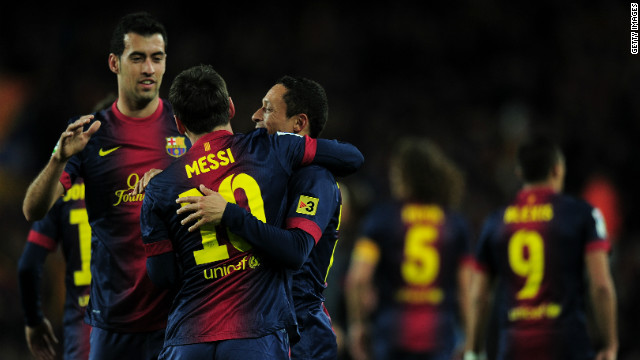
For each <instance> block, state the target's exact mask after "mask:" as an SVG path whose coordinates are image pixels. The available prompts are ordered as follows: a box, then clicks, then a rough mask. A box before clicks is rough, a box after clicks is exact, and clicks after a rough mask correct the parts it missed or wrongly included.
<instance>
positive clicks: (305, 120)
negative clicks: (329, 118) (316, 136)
mask: <svg viewBox="0 0 640 360" xmlns="http://www.w3.org/2000/svg"><path fill="white" fill-rule="evenodd" d="M307 126H309V117H308V116H307V114H298V115H296V118H295V119H294V120H293V133H294V134H298V133H300V132H302V131H304V130H305V129H306V128H307ZM307 132H308V131H307Z"/></svg>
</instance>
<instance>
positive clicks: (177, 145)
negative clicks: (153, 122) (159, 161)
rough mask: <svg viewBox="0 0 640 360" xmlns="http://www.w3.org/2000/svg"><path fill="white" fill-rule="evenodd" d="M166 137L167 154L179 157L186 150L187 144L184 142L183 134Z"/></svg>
mask: <svg viewBox="0 0 640 360" xmlns="http://www.w3.org/2000/svg"><path fill="white" fill-rule="evenodd" d="M165 139H167V146H166V149H167V154H169V155H171V156H173V157H180V156H182V155H183V154H184V153H185V152H187V145H186V144H185V143H184V137H183V136H176V137H168V138H165Z"/></svg>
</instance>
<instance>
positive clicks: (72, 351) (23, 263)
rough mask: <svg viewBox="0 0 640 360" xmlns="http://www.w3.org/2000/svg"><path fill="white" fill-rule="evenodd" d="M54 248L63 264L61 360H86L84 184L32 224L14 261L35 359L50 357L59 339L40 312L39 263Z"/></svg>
mask: <svg viewBox="0 0 640 360" xmlns="http://www.w3.org/2000/svg"><path fill="white" fill-rule="evenodd" d="M58 245H59V246H60V248H61V249H62V254H63V256H64V259H65V262H66V268H65V279H64V280H65V288H66V296H65V301H64V313H63V344H64V347H63V358H64V359H67V360H72V359H73V360H76V359H77V360H81V359H88V358H89V332H90V331H91V327H90V326H89V325H87V324H86V323H85V322H84V312H85V308H86V306H87V302H88V301H89V284H90V283H91V272H90V271H89V262H90V258H91V227H90V226H89V220H88V218H87V210H86V209H85V204H84V183H83V182H82V179H80V178H78V179H77V180H76V182H75V183H74V184H73V186H72V187H71V189H69V191H68V192H67V194H66V195H65V196H64V197H63V198H61V199H59V200H58V201H57V202H56V204H55V205H54V206H53V208H51V210H50V211H49V213H47V216H46V217H45V218H44V219H42V220H40V221H36V222H35V223H33V225H32V227H31V231H30V232H29V235H28V237H27V244H26V245H25V248H24V251H23V252H22V256H21V257H20V261H19V263H18V282H19V285H20V300H21V304H22V309H23V311H24V314H25V323H26V326H25V336H26V340H27V345H28V346H29V350H30V351H31V353H32V354H33V355H34V356H35V357H36V358H37V359H53V358H55V356H56V355H57V354H56V347H55V344H56V343H58V340H57V338H56V336H55V334H54V332H53V329H52V327H51V323H50V322H49V320H48V319H47V318H46V317H44V316H43V314H42V309H41V303H40V299H41V296H40V295H41V294H40V279H41V276H42V270H43V264H44V262H45V260H46V258H47V255H48V254H49V253H50V252H53V251H54V250H55V249H56V248H57V247H58Z"/></svg>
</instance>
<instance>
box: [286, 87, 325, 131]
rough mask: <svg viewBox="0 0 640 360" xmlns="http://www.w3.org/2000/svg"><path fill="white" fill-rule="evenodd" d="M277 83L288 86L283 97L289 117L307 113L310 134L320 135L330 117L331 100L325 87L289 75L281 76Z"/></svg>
mask: <svg viewBox="0 0 640 360" xmlns="http://www.w3.org/2000/svg"><path fill="white" fill-rule="evenodd" d="M276 84H282V85H283V86H284V87H285V88H287V92H286V93H285V94H284V97H283V98H284V102H285V104H286V105H287V117H288V118H289V117H292V116H294V115H297V114H307V116H308V117H309V136H310V137H312V138H317V137H318V136H320V133H321V132H322V129H324V125H325V124H326V123H327V119H328V118H329V102H328V100H327V94H326V92H325V91H324V88H323V87H322V86H321V85H320V84H318V83H317V82H315V81H313V80H310V79H307V78H303V77H293V76H288V75H286V76H283V77H281V78H280V79H279V80H278V81H277V82H276Z"/></svg>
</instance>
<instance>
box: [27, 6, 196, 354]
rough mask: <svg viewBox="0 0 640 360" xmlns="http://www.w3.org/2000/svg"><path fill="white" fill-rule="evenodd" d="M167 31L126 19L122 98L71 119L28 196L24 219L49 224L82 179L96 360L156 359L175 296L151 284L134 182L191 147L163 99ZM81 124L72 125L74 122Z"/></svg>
mask: <svg viewBox="0 0 640 360" xmlns="http://www.w3.org/2000/svg"><path fill="white" fill-rule="evenodd" d="M166 40H167V36H166V31H165V29H164V26H163V25H162V24H161V23H159V22H158V21H157V20H156V19H155V18H153V17H152V16H150V15H149V14H147V13H133V14H128V15H125V16H124V17H122V18H121V19H120V21H119V23H118V25H117V26H116V28H115V30H114V32H113V36H112V41H111V53H110V54H109V62H108V64H109V69H110V70H111V71H112V72H113V73H114V74H116V76H117V80H118V98H117V100H116V101H115V102H114V103H113V104H112V105H111V106H110V107H108V108H106V109H104V110H102V111H99V112H97V113H94V114H91V115H85V116H82V117H80V118H78V119H77V120H76V119H72V121H71V122H70V124H69V126H68V127H67V130H66V131H65V132H63V133H62V135H61V136H60V139H59V141H58V151H56V152H55V153H54V155H53V156H52V157H51V158H50V160H49V162H48V163H47V165H46V166H45V168H44V169H43V170H42V171H41V172H40V174H39V175H38V176H37V177H36V179H35V180H34V181H33V182H32V184H31V185H30V186H29V188H28V190H27V194H26V196H25V199H24V203H23V211H24V213H25V216H26V218H27V220H30V221H31V220H34V219H38V218H41V217H43V216H44V215H45V214H46V212H47V211H48V210H49V208H50V207H51V206H52V205H53V203H54V202H55V200H56V199H57V198H59V197H60V195H61V194H62V193H63V192H64V191H65V190H68V189H69V188H70V187H71V184H72V183H73V182H74V181H75V179H76V178H77V177H82V178H83V179H84V182H85V191H86V196H85V201H86V207H87V213H88V216H89V223H90V224H91V229H92V239H91V252H92V259H91V274H92V282H91V296H90V299H89V305H88V307H87V311H86V321H87V323H88V324H90V325H91V326H92V327H93V329H92V331H91V351H90V359H92V360H94V359H105V360H111V359H114V360H115V359H117V360H123V359H136V360H140V359H156V358H157V357H158V354H159V352H160V350H161V349H162V344H163V340H164V329H165V327H166V323H167V316H168V313H169V307H170V305H171V301H172V299H173V295H174V294H173V293H172V292H171V291H170V290H167V289H161V288H159V287H157V286H156V285H154V284H153V283H152V282H151V280H150V279H149V277H148V275H147V272H146V266H145V261H146V257H145V254H144V248H143V246H142V242H141V234H140V208H141V206H142V200H143V198H144V195H143V194H140V195H135V196H132V195H131V194H130V193H131V192H132V191H133V190H134V189H135V186H136V183H137V182H138V180H139V179H140V177H142V176H143V175H144V174H145V173H146V172H147V171H149V170H150V169H152V168H158V169H162V168H165V167H167V166H168V165H169V164H170V163H171V162H172V161H173V160H175V159H176V158H177V157H179V156H181V155H182V154H184V153H185V152H186V151H187V149H188V148H189V146H190V143H189V140H188V139H187V138H186V137H184V136H183V135H181V134H180V133H179V132H178V129H177V128H176V124H175V120H174V119H173V112H172V109H171V105H170V104H169V102H167V101H166V100H164V99H161V98H160V97H159V91H160V85H161V83H162V78H163V75H164V72H165V68H166ZM74 120H75V121H74Z"/></svg>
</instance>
